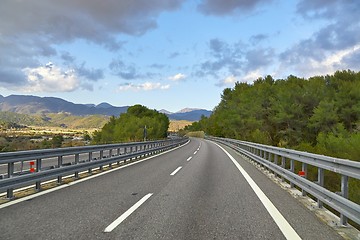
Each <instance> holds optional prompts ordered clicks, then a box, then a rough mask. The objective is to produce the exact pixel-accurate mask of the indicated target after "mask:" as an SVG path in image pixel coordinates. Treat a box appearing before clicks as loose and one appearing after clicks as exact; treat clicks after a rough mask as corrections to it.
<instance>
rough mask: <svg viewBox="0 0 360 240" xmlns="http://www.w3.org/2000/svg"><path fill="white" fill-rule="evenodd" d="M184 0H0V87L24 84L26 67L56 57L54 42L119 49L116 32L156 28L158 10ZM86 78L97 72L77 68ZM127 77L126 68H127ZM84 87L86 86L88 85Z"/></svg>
mask: <svg viewBox="0 0 360 240" xmlns="http://www.w3.org/2000/svg"><path fill="white" fill-rule="evenodd" d="M183 1H184V0H172V1H164V0H152V1H148V0H121V1H118V0H107V1H106V2H102V1H98V0H71V1H69V0H64V1H48V0H26V1H13V0H2V1H1V3H0V33H1V34H0V53H1V54H0V62H1V64H0V86H2V87H7V86H8V84H9V81H10V82H12V85H14V86H16V85H18V84H25V83H26V82H27V79H26V75H25V74H24V73H23V69H25V68H36V67H39V66H41V63H40V60H39V59H44V58H53V57H59V58H60V59H62V60H63V61H65V62H66V63H67V64H71V63H72V62H73V61H74V59H72V56H71V55H70V54H68V53H60V54H59V53H57V51H56V46H57V45H58V44H63V43H65V44H66V43H70V42H73V41H76V40H79V39H82V40H85V41H87V42H91V43H94V44H97V45H101V46H103V47H104V48H107V49H109V50H111V51H116V50H118V49H120V48H121V47H122V45H123V44H124V42H123V41H120V40H119V39H118V36H119V35H121V34H128V35H141V34H144V33H145V32H147V31H149V30H151V29H154V28H156V26H157V25H156V18H157V16H158V15H159V14H160V13H161V12H163V11H172V10H175V9H177V8H178V7H179V6H180V5H181V3H182V2H183ZM78 70H79V74H80V75H82V76H83V77H85V78H88V79H89V80H96V79H99V78H101V77H102V72H101V70H96V69H85V68H81V67H79V68H78ZM129 74H130V75H131V72H129ZM87 88H88V87H87Z"/></svg>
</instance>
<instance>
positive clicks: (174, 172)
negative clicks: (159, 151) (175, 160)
mask: <svg viewBox="0 0 360 240" xmlns="http://www.w3.org/2000/svg"><path fill="white" fill-rule="evenodd" d="M180 169H182V166H180V167H178V168H177V169H175V170H174V171H173V172H172V173H170V176H174V175H175V174H176V173H177V172H178V171H180Z"/></svg>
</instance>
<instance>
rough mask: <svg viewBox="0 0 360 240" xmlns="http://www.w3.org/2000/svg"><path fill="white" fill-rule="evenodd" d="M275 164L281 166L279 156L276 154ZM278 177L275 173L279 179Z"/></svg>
mask: <svg viewBox="0 0 360 240" xmlns="http://www.w3.org/2000/svg"><path fill="white" fill-rule="evenodd" d="M274 163H275V164H276V165H279V156H278V155H277V154H274ZM277 176H278V175H277V174H276V173H275V177H277Z"/></svg>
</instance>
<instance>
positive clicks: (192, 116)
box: [168, 109, 212, 122]
mask: <svg viewBox="0 0 360 240" xmlns="http://www.w3.org/2000/svg"><path fill="white" fill-rule="evenodd" d="M211 113H212V111H209V110H205V109H196V110H189V111H183V112H181V111H179V112H176V113H173V114H169V115H168V117H169V118H170V119H172V120H188V121H192V122H195V121H199V120H200V119H201V116H202V115H204V116H205V117H209V116H210V115H211Z"/></svg>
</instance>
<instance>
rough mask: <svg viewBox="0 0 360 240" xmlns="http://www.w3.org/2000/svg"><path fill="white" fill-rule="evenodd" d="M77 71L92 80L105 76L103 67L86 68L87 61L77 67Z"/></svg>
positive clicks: (81, 75)
mask: <svg viewBox="0 0 360 240" xmlns="http://www.w3.org/2000/svg"><path fill="white" fill-rule="evenodd" d="M76 73H77V74H78V75H79V76H80V77H84V78H86V79H89V80H91V81H97V80H100V79H103V78H104V71H103V70H102V69H95V68H90V69H89V68H86V67H85V63H82V64H81V65H80V66H78V67H77V68H76Z"/></svg>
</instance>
